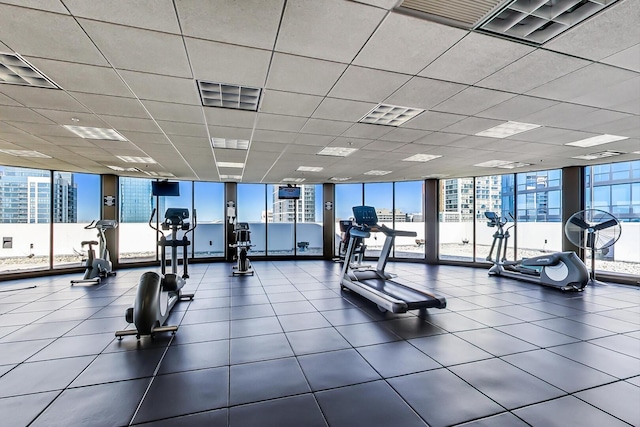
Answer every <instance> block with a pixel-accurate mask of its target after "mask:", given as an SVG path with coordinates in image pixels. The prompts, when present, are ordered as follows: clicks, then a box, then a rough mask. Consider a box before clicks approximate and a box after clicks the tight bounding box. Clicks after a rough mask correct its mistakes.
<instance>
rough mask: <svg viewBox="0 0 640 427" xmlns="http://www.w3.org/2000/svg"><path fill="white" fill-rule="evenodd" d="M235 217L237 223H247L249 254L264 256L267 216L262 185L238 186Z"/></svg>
mask: <svg viewBox="0 0 640 427" xmlns="http://www.w3.org/2000/svg"><path fill="white" fill-rule="evenodd" d="M237 197H238V203H237V205H236V207H237V215H238V222H247V223H249V231H251V244H253V245H254V246H253V247H252V248H251V251H250V252H249V256H251V254H254V255H266V250H267V235H266V232H267V228H266V222H267V216H268V215H269V213H268V212H267V211H266V210H265V206H266V204H265V186H264V185H263V184H238V196H237Z"/></svg>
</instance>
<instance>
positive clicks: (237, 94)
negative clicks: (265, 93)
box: [198, 80, 262, 111]
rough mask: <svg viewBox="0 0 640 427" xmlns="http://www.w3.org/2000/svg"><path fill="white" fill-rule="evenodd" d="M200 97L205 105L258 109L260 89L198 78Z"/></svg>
mask: <svg viewBox="0 0 640 427" xmlns="http://www.w3.org/2000/svg"><path fill="white" fill-rule="evenodd" d="M198 89H199V90H200V99H201V100H202V105H204V106H205V107H221V108H233V109H236V110H249V111H258V102H259V101H260V92H261V91H262V89H260V88H256V87H249V86H237V85H232V84H227V83H215V82H205V81H201V80H198Z"/></svg>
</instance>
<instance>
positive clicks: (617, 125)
mask: <svg viewBox="0 0 640 427" xmlns="http://www.w3.org/2000/svg"><path fill="white" fill-rule="evenodd" d="M638 121H640V119H639V118H638V116H637V115H636V116H632V115H630V116H628V117H626V118H624V119H619V120H615V121H612V122H607V123H603V124H597V125H591V124H587V125H586V126H585V128H584V130H585V131H587V132H594V133H601V134H609V135H621V136H628V137H630V138H640V126H638Z"/></svg>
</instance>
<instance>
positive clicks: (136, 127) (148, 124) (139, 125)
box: [101, 114, 160, 133]
mask: <svg viewBox="0 0 640 427" xmlns="http://www.w3.org/2000/svg"><path fill="white" fill-rule="evenodd" d="M101 117H102V119H103V120H104V121H105V122H106V123H107V124H108V125H109V127H111V128H113V129H115V130H117V131H125V130H132V131H134V132H150V133H157V132H158V131H159V130H160V129H159V128H158V125H157V124H156V123H155V122H154V121H153V120H151V119H139V118H137V117H122V116H107V115H106V114H105V115H102V116H101Z"/></svg>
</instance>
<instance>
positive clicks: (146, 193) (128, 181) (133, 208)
mask: <svg viewBox="0 0 640 427" xmlns="http://www.w3.org/2000/svg"><path fill="white" fill-rule="evenodd" d="M118 183H119V189H120V194H119V198H120V222H147V221H149V217H151V211H152V209H153V197H152V196H151V180H150V179H144V178H129V177H123V176H121V177H120V178H119V180H118ZM163 214H164V212H163V211H162V209H160V208H159V209H158V215H163Z"/></svg>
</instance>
